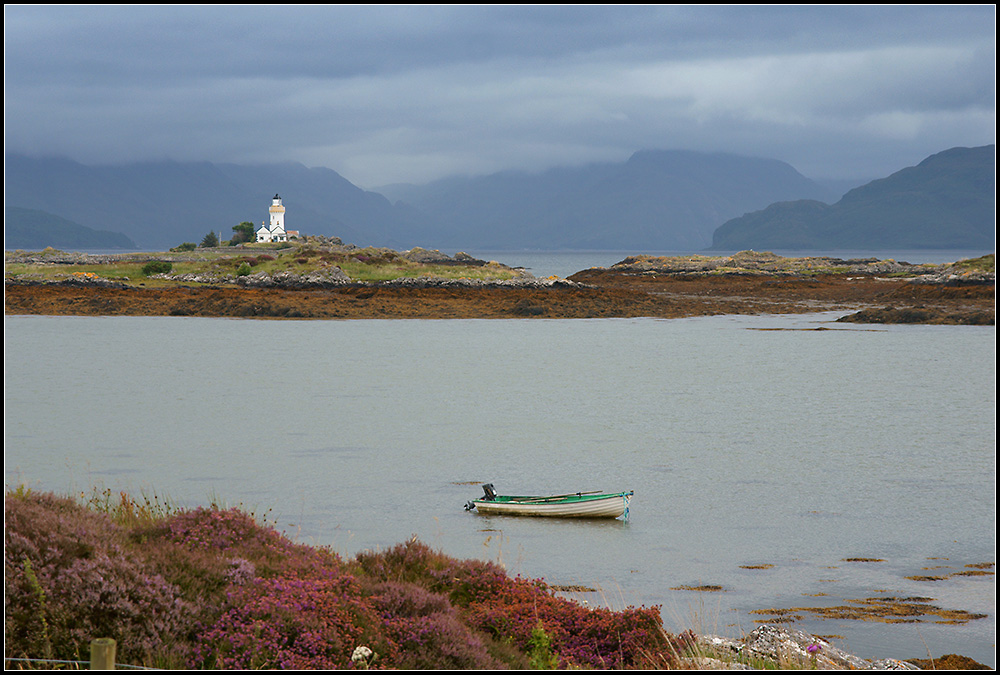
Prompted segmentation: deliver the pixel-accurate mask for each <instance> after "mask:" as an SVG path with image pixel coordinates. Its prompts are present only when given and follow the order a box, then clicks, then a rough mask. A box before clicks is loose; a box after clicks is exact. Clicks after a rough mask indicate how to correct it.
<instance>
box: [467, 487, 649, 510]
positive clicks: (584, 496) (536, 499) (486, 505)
mask: <svg viewBox="0 0 1000 675" xmlns="http://www.w3.org/2000/svg"><path fill="white" fill-rule="evenodd" d="M483 492H484V493H485V494H484V495H483V497H482V498H480V499H475V500H473V501H471V502H468V503H467V504H466V505H465V509H466V510H467V511H472V510H473V509H475V510H476V511H478V512H479V513H480V514H482V515H484V516H548V517H550V518H618V517H619V516H625V518H628V504H629V498H630V497H631V496H632V494H633V491H629V492H615V493H610V494H609V493H603V492H599V491H597V492H572V493H569V494H564V495H552V496H548V497H542V496H508V495H498V494H497V493H496V491H495V490H494V489H493V484H492V483H488V484H486V485H484V486H483Z"/></svg>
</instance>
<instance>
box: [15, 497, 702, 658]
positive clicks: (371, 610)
mask: <svg viewBox="0 0 1000 675" xmlns="http://www.w3.org/2000/svg"><path fill="white" fill-rule="evenodd" d="M4 517H5V533H4V544H5V547H4V584H5V610H6V611H5V626H4V638H5V640H4V642H5V655H6V656H7V657H21V658H49V659H52V658H54V659H70V660H86V659H87V658H88V657H89V644H90V640H91V639H93V638H97V637H110V638H114V639H115V640H116V641H117V642H118V661H119V663H122V664H131V665H144V666H154V667H170V668H221V669H237V668H238V669H263V668H269V669H270V668H275V669H285V668H294V669H320V668H322V669H332V668H376V669H390V668H392V669H399V668H402V669H470V670H471V669H477V670H481V669H500V668H529V667H530V668H588V669H592V668H598V669H605V668H659V667H666V666H669V665H670V664H671V663H672V662H673V661H674V659H675V658H676V655H677V654H678V653H679V652H680V651H682V650H684V649H685V648H686V647H687V645H688V644H689V641H690V636H673V635H670V634H667V633H666V632H664V630H663V629H662V624H661V619H660V615H659V610H658V608H656V607H651V608H645V607H643V608H628V609H626V610H624V611H612V610H609V609H604V608H589V607H586V606H583V605H581V604H579V603H577V602H574V601H572V600H569V599H566V598H562V597H559V596H558V595H557V594H556V593H555V592H554V591H553V590H552V589H550V588H549V587H548V586H547V585H546V584H545V583H544V582H543V581H541V580H537V579H525V578H521V577H511V576H510V575H508V574H507V573H506V571H505V570H504V569H503V568H502V567H501V566H500V565H498V564H495V563H491V562H486V561H480V560H458V559H454V558H451V557H449V556H447V555H445V554H443V553H441V552H439V551H434V550H432V549H431V548H430V547H428V546H427V545H425V544H423V543H422V542H420V541H418V540H416V539H412V540H410V541H407V542H405V543H401V544H398V545H396V546H394V547H392V548H390V549H388V550H385V551H375V552H364V553H361V554H359V555H358V556H356V557H355V558H354V559H343V558H342V557H341V556H339V555H337V554H336V553H334V552H332V551H330V550H328V549H326V548H322V547H313V546H305V545H301V544H296V543H294V542H292V541H291V540H289V539H288V538H287V537H285V536H284V535H282V534H281V533H280V532H278V531H277V530H275V529H274V528H273V527H271V526H269V525H268V524H266V523H262V522H259V520H258V519H257V518H255V517H254V515H253V514H250V513H247V512H245V511H244V510H241V509H239V508H225V507H223V506H219V505H213V506H210V507H200V508H195V509H179V508H174V507H172V506H169V505H166V504H163V503H162V502H158V501H155V500H154V501H153V502H150V500H148V499H147V500H142V499H139V500H136V499H133V498H132V497H130V496H128V495H126V494H121V495H111V494H110V493H104V494H103V496H102V497H101V498H99V499H95V498H93V497H92V498H91V499H89V500H74V499H70V498H67V497H61V496H57V495H52V494H46V493H36V492H33V491H30V490H23V489H19V490H17V491H8V493H7V495H6V498H5V511H4Z"/></svg>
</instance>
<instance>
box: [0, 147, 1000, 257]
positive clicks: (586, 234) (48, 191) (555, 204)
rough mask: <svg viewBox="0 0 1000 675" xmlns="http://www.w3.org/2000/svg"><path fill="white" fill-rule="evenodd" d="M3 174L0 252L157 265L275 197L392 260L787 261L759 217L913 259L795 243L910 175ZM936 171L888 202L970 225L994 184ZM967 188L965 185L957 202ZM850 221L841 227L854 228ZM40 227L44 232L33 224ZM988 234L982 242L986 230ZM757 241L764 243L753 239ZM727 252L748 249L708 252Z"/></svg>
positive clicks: (295, 216)
mask: <svg viewBox="0 0 1000 675" xmlns="http://www.w3.org/2000/svg"><path fill="white" fill-rule="evenodd" d="M989 147H990V148H991V149H992V148H993V146H989ZM956 150H960V149H956ZM976 150H980V149H976ZM948 152H954V151H948ZM946 154H947V153H941V155H946ZM987 154H990V153H987ZM935 157H938V156H937V155H936V156H935ZM5 160H6V166H5V169H6V185H5V188H6V202H7V204H10V205H11V206H13V207H17V208H18V209H19V210H16V211H11V210H10V209H8V210H7V212H6V214H5V228H4V230H5V231H4V238H5V247H6V248H8V249H11V248H43V247H44V246H42V242H46V243H45V245H51V246H54V247H56V248H69V249H72V248H118V247H125V246H124V244H123V243H121V242H124V241H131V242H135V246H136V247H139V248H144V249H146V250H165V249H167V248H170V247H172V246H176V245H178V244H180V243H182V242H196V243H197V242H200V241H201V240H202V239H203V238H204V236H205V235H206V234H207V233H208V232H210V231H212V232H215V233H216V234H221V237H222V239H228V238H229V237H230V236H231V235H232V227H233V226H234V225H238V224H239V223H240V222H243V221H250V222H253V223H255V224H260V223H261V222H262V221H263V220H265V219H266V218H267V217H268V212H267V208H268V206H269V205H270V201H271V197H272V196H273V195H274V194H276V193H277V194H280V195H281V197H282V200H283V202H284V205H285V207H286V209H287V211H286V227H287V228H288V229H291V230H298V231H300V232H302V233H303V234H321V235H328V236H337V237H340V238H341V239H343V240H344V241H347V242H351V243H355V244H358V245H361V246H366V245H374V246H387V247H391V248H395V249H399V250H403V249H408V248H413V247H415V246H422V247H425V248H439V249H455V250H471V251H474V250H489V249H508V250H513V249H535V250H559V249H579V250H585V249H592V250H597V249H614V250H634V251H637V252H641V251H655V250H702V249H705V248H707V247H709V246H710V245H713V244H714V245H715V246H716V247H720V248H758V249H760V248H765V247H768V246H770V247H772V248H786V247H785V246H777V245H772V244H766V243H763V242H766V241H773V240H774V239H767V238H765V237H764V234H767V232H768V227H765V226H764V225H763V223H764V222H765V219H763V218H761V219H760V220H759V221H758V220H753V219H751V221H743V220H742V219H743V218H750V217H751V216H754V215H756V214H761V213H766V212H768V211H769V210H771V209H775V210H776V211H775V212H776V213H778V215H779V216H780V217H782V218H785V217H786V216H787V213H791V212H792V211H794V212H795V214H796V215H795V222H796V223H800V224H798V225H795V226H794V227H793V228H792V229H793V230H795V231H797V232H798V231H804V232H805V234H802V236H799V237H798V239H796V241H800V242H802V243H800V244H798V245H797V246H795V247H796V248H811V247H821V248H846V247H860V248H874V247H875V246H874V245H860V244H856V243H854V242H855V241H856V240H857V239H858V238H859V237H860V239H862V240H863V239H864V238H865V232H866V228H867V231H869V234H870V236H869V240H870V241H871V242H883V241H884V242H892V243H888V244H886V245H887V246H892V247H901V246H904V245H907V246H909V245H912V244H904V242H903V241H900V242H899V243H894V237H898V236H900V232H905V231H906V230H907V228H909V227H910V226H909V224H908V223H911V222H912V220H910V219H909V217H907V219H906V220H905V221H903V220H899V219H898V218H897V220H893V221H889V222H887V221H885V220H878V219H875V220H869V221H865V223H867V224H864V225H859V226H858V227H855V228H854V229H853V230H851V228H843V227H842V228H841V229H840V230H835V231H834V234H835V235H838V236H843V237H844V244H843V245H840V244H836V245H831V244H830V243H828V242H832V241H834V240H835V239H836V236H833V235H831V236H830V237H825V238H823V237H818V236H814V237H813V241H814V243H813V244H812V245H807V242H808V241H810V239H809V237H808V236H806V235H807V234H809V233H811V232H813V230H814V229H816V228H814V227H813V226H812V225H811V224H807V225H802V224H801V222H803V221H802V218H806V221H805V222H807V223H810V222H811V221H809V220H808V218H809V215H808V214H810V213H812V214H814V215H815V216H816V217H819V216H820V215H823V217H824V218H825V217H826V215H827V211H828V210H831V209H832V210H836V211H840V209H841V208H842V207H840V206H839V205H840V204H843V203H845V202H846V203H855V204H857V205H862V204H872V203H877V202H879V200H880V199H881V197H880V196H879V195H880V194H883V193H882V192H880V190H879V189H874V191H872V189H873V186H876V187H877V186H878V184H880V183H882V182H884V181H890V180H892V179H893V178H894V177H895V176H898V175H900V174H903V173H904V172H905V171H909V170H904V171H903V172H899V174H894V176H892V177H890V178H887V179H883V181H873V182H872V183H870V184H868V185H866V186H863V187H861V188H857V189H855V190H852V191H851V192H849V193H848V194H847V195H845V196H844V198H843V199H841V201H840V202H838V203H837V204H835V205H834V206H827V204H826V203H825V202H831V201H833V200H834V199H836V198H837V196H838V194H837V193H836V192H833V191H832V190H830V189H828V188H826V187H824V186H821V185H819V184H817V183H816V182H814V181H811V180H809V179H808V178H806V177H804V176H802V175H801V174H799V173H798V172H797V171H796V170H795V169H793V168H792V167H791V166H789V165H788V164H786V163H784V162H780V161H777V160H773V159H761V158H752V157H741V156H737V155H728V154H720V153H700V152H690V151H677V150H644V151H640V152H637V153H635V154H634V155H632V157H630V158H629V159H628V160H627V161H625V162H617V163H614V162H609V163H602V164H592V165H588V166H584V167H576V168H558V169H550V170H548V171H544V172H541V173H527V172H503V173H497V174H493V175H489V176H481V177H473V178H449V179H445V180H439V181H435V182H433V183H430V184H428V185H422V186H415V185H394V186H387V187H385V188H381V189H380V190H379V191H378V192H373V191H368V190H363V189H361V188H359V187H357V186H355V185H353V184H351V183H350V182H349V181H347V180H346V179H344V178H343V177H342V176H340V175H339V174H337V173H336V172H335V171H332V170H330V169H325V168H311V169H310V168H306V167H304V166H302V165H301V164H273V165H260V166H238V165H233V164H212V163H208V162H187V163H181V162H172V161H164V162H146V163H138V164H130V165H124V166H100V167H95V166H85V165H82V164H79V163H76V162H73V161H70V160H66V159H36V158H28V157H24V156H18V155H7V156H6V158H5ZM929 161H930V160H928V162H929ZM932 164H933V163H932ZM941 164H942V165H941V166H939V167H938V169H937V170H938V171H939V178H938V179H937V180H936V181H931V182H930V183H920V182H919V181H917V182H915V183H913V186H912V191H911V193H909V194H908V193H906V192H905V191H904V192H899V193H897V195H896V197H895V199H896V200H897V201H898V202H899V203H900V208H901V209H902V206H903V205H905V204H906V203H908V202H912V203H913V204H915V205H917V206H915V208H913V209H911V210H912V211H914V212H916V213H918V214H919V213H920V212H921V211H924V210H926V208H927V206H926V205H927V201H926V200H927V199H929V197H927V196H926V195H925V193H926V192H928V191H933V192H934V194H937V195H951V202H950V203H951V204H952V207H953V209H954V210H955V211H956V212H962V213H963V214H965V215H964V216H962V217H963V218H966V219H972V220H975V221H976V222H977V223H978V220H976V219H978V218H980V215H981V212H982V208H981V206H982V205H981V203H980V202H981V197H980V194H981V192H982V190H981V189H980V187H979V186H980V184H983V183H984V182H988V183H989V184H990V185H991V186H992V185H993V183H994V182H995V181H994V178H995V170H994V169H993V167H990V169H991V172H990V173H989V174H988V175H986V174H983V173H982V172H983V171H984V169H982V168H975V167H974V166H971V165H969V164H968V163H967V162H966V161H964V160H958V159H956V160H954V161H952V162H951V163H950V164H948V163H947V162H944V163H941ZM922 166H923V163H922V164H921V167H922ZM975 166H976V167H977V166H979V165H975ZM949 167H950V168H949ZM913 168H914V169H919V168H920V167H913ZM970 181H971V182H975V181H979V182H978V183H976V187H970V185H971V183H970ZM855 193H857V194H855ZM852 195H855V196H854V197H851V196H852ZM849 197H851V199H848V198H849ZM990 197H991V198H992V197H993V195H992V188H991V194H990ZM934 199H935V200H936V201H935V202H934V203H935V204H937V205H938V206H940V208H945V207H946V205H947V203H948V202H947V198H946V197H944V196H939V197H935V198H934ZM970 200H972V201H970ZM973 202H974V204H973ZM991 203H993V202H991ZM789 204H790V205H792V206H789ZM795 205H798V206H795ZM810 209H811V210H810ZM859 209H860V206H858V207H857V208H856V209H855V211H854V213H862V212H864V211H863V209H860V210H859ZM901 212H902V211H901ZM29 214H33V215H30V217H29ZM40 214H44V215H45V216H47V217H49V218H48V219H42V218H41V216H40ZM787 217H788V218H791V216H787ZM900 217H902V216H900ZM53 218H55V219H61V221H64V222H63V226H62V227H61V228H60V227H56V226H55V225H54V224H55V223H57V222H59V221H57V220H53ZM956 218H958V216H956ZM66 222H69V223H70V224H72V225H76V226H79V227H82V228H85V229H88V230H92V231H98V232H102V233H104V234H107V233H109V232H110V233H120V234H121V235H122V237H123V238H122V239H119V240H117V241H119V242H120V243H119V244H117V245H108V246H96V245H95V246H82V245H79V244H76V243H73V242H75V241H77V240H76V239H73V238H72V237H70V236H69V235H68V234H67V230H66V229H65V224H66ZM942 222H944V221H942ZM946 222H948V223H952V222H953V221H952V220H948V221H946ZM954 222H956V223H957V222H958V221H957V220H955V221H954ZM962 222H964V221H962ZM46 223H47V224H46ZM755 223H760V224H755ZM990 223H991V227H992V223H993V220H992V219H991V220H990ZM723 224H726V228H724V231H723V235H726V237H732V238H723V239H720V238H719V236H718V235H716V237H715V238H714V239H713V233H716V230H717V228H719V227H720V226H721V225H723ZM770 227H771V229H774V227H773V226H770ZM758 228H763V230H760V231H759V232H757V233H756V234H755V233H754V231H755V230H757V229H758ZM779 229H780V228H779ZM932 229H933V228H930V230H932ZM967 229H968V228H964V229H963V228H960V227H958V225H950V224H949V225H948V228H944V230H943V234H942V233H938V234H940V236H936V237H935V238H933V240H931V239H928V242H932V243H928V244H926V245H927V246H934V247H940V248H950V247H959V246H969V245H972V244H971V241H972V240H974V239H975V236H972V235H968V236H966V235H967V233H966V230H967ZM820 230H821V231H823V232H825V231H826V230H822V228H820ZM855 230H856V232H855ZM930 230H928V231H930ZM981 230H982V227H980V226H979V225H978V224H977V225H975V226H974V227H972V228H971V232H973V233H979V232H980V231H981ZM894 232H895V234H894ZM838 233H839V234H838ZM848 234H850V235H851V236H850V237H848V236H847V235H848ZM959 234H961V235H962V236H958V235H959ZM768 236H770V235H768ZM731 241H747V242H750V243H747V244H746V245H745V246H743V245H741V246H729V245H727V244H723V243H721V242H731ZM991 241H992V240H991ZM848 242H851V243H848ZM944 242H951V243H949V244H945V243H944Z"/></svg>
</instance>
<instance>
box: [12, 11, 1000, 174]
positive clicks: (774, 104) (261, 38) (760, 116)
mask: <svg viewBox="0 0 1000 675" xmlns="http://www.w3.org/2000/svg"><path fill="white" fill-rule="evenodd" d="M995 82H996V9H995V7H994V6H993V5H969V6H936V7H935V6H922V5H921V6H909V7H907V6H881V7H869V6H847V7H842V6H827V7H822V6H819V7H817V6H802V7H778V6H761V7H754V6H709V7H700V6H669V5H668V6H655V5H654V6H649V5H643V6H378V5H373V6H286V5H281V6H260V5H252V6H231V5H226V6H132V7H118V6H99V7H98V6H90V7H88V6H77V5H63V6H38V5H26V6H16V5H13V6H12V5H5V6H4V133H5V147H6V150H7V151H8V152H18V153H23V154H28V155H31V156H63V157H69V158H71V159H74V160H77V161H79V162H83V163H85V164H117V163H122V162H129V161H133V160H150V159H153V160H156V159H175V160H208V161H212V162H237V163H261V162H272V161H295V162H301V163H303V164H305V165H307V166H325V167H329V168H331V169H334V170H335V171H337V172H338V173H340V174H341V175H343V176H344V177H345V178H347V179H348V180H350V181H351V182H353V183H355V184H357V185H360V186H362V187H367V188H373V187H377V186H380V185H385V184H389V183H394V182H414V183H425V182H428V181H430V180H433V179H436V178H440V177H442V176H445V175H450V174H470V173H471V174H480V173H492V172H495V171H500V170H504V169H525V170H540V169H544V168H548V167H551V166H565V165H580V164H585V163H590V162H598V161H607V160H611V161H623V160H625V159H627V158H628V157H629V155H631V154H632V153H633V152H634V151H636V150H640V149H647V148H661V149H688V150H704V151H721V152H732V153H736V154H742V155H753V156H761V157H773V158H776V159H781V160H784V161H786V162H788V163H790V164H791V165H792V166H794V167H795V168H796V169H798V170H799V171H800V172H802V173H803V174H805V175H806V176H809V177H811V178H875V177H880V176H884V175H888V174H889V173H892V172H893V171H897V170H899V169H901V168H903V167H905V166H911V165H913V164H916V163H917V162H919V161H920V160H922V159H923V158H925V157H927V156H928V155H930V154H933V153H935V152H939V151H941V150H945V149H947V148H950V147H954V146H978V145H986V144H990V143H995V142H996V136H995V129H996V106H995V103H996V87H995Z"/></svg>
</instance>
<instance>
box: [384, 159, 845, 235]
mask: <svg viewBox="0 0 1000 675" xmlns="http://www.w3.org/2000/svg"><path fill="white" fill-rule="evenodd" d="M381 192H382V193H383V194H386V195H388V196H389V197H390V198H391V199H394V200H400V201H402V202H405V203H407V204H410V205H412V206H413V207H414V208H416V209H417V210H418V211H420V212H422V213H425V214H427V215H428V216H429V217H430V218H431V219H432V220H433V221H434V222H435V223H437V229H436V230H435V231H434V232H433V238H434V239H435V240H436V241H440V242H442V243H443V244H445V245H447V246H468V247H471V248H480V249H511V248H515V249H516V248H537V249H624V250H668V249H673V250H692V249H693V250H698V249H703V248H705V247H707V246H708V245H709V244H710V243H711V241H712V232H713V231H714V230H715V228H717V227H718V226H719V225H721V224H722V223H724V222H725V221H726V220H728V219H730V218H733V217H736V216H738V215H742V214H743V213H746V212H747V211H751V210H756V209H760V208H764V207H765V206H767V205H768V204H771V203H772V202H775V201H781V200H785V199H788V197H787V196H783V195H795V197H794V198H795V199H806V198H811V199H825V198H829V197H830V196H831V193H830V192H829V191H828V190H827V189H825V188H823V187H821V186H820V185H818V184H816V183H815V182H813V181H811V180H809V179H808V178H806V177H804V176H802V175H801V174H800V173H798V172H797V171H796V170H795V169H793V168H792V167H791V166H789V165H788V164H786V163H784V162H780V161H777V160H773V159H760V158H754V157H740V156H737V155H727V154H713V153H701V152H689V151H681V150H644V151H640V152H637V153H635V154H634V155H632V156H631V157H630V158H629V159H628V160H627V161H625V162H618V163H603V164H592V165H588V166H584V167H579V168H557V169H550V170H548V171H544V172H542V173H537V174H533V173H525V172H505V173H499V174H493V175H490V176H482V177H477V178H449V179H445V180H440V181H436V182H434V183H431V184H429V185H424V186H391V187H387V188H382V189H381ZM833 196H834V197H835V196H836V195H833Z"/></svg>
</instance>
